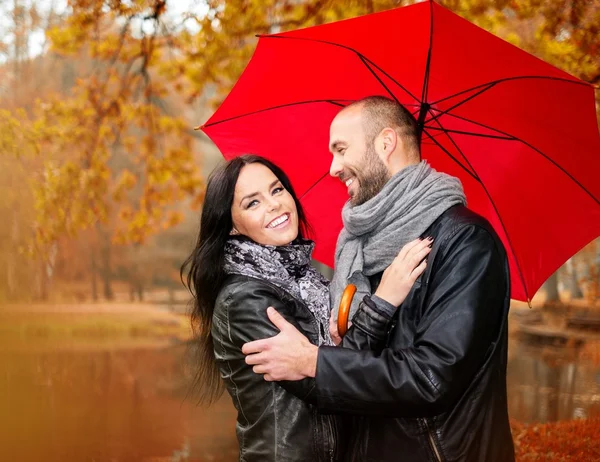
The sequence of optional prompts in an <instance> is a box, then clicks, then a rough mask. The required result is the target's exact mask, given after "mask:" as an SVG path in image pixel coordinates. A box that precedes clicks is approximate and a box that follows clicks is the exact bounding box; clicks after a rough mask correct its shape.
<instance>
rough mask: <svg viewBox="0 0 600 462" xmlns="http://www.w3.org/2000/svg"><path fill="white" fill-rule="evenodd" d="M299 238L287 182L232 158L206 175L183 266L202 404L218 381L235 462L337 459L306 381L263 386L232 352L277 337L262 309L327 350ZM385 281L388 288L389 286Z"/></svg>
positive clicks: (322, 293) (259, 161) (321, 312)
mask: <svg viewBox="0 0 600 462" xmlns="http://www.w3.org/2000/svg"><path fill="white" fill-rule="evenodd" d="M307 232H308V224H307V222H306V218H305V215H304V212H303V210H302V206H301V205H300V202H299V200H298V198H297V197H296V195H295V194H294V191H293V188H292V185H291V184H290V181H289V179H288V178H287V176H286V175H285V174H284V172H283V171H282V170H280V169H279V168H278V167H277V166H275V165H273V164H272V163H271V162H269V161H268V160H266V159H264V158H261V157H258V156H242V157H238V158H236V159H234V160H232V161H230V162H228V163H227V164H225V165H223V166H222V167H220V168H218V169H217V170H216V171H215V172H213V174H212V175H211V176H210V178H209V181H208V185H207V189H206V196H205V201H204V208H203V211H202V217H201V227H200V234H199V237H198V242H197V245H196V248H195V249H194V251H193V252H192V254H191V255H190V257H189V258H188V260H187V261H186V262H185V263H184V267H186V266H188V265H189V266H190V270H189V273H188V277H187V285H188V287H190V290H192V293H193V294H194V309H193V313H192V319H193V324H194V326H195V327H196V329H197V333H199V334H201V335H200V336H199V337H200V339H201V342H202V346H201V350H200V351H201V358H200V365H199V366H200V369H199V374H200V375H199V377H200V378H201V380H202V382H203V390H202V392H203V393H204V394H203V396H202V398H203V399H204V401H209V402H210V401H212V400H214V399H216V398H217V397H218V396H219V395H220V394H221V392H222V389H223V382H224V385H225V388H226V389H227V391H228V392H229V394H230V395H231V398H232V400H233V403H234V405H235V407H236V409H237V411H238V418H237V426H236V432H237V437H238V441H239V447H240V461H246V462H250V461H263V462H264V461H277V462H280V461H315V462H318V461H338V460H342V454H341V445H338V444H337V442H338V440H341V439H342V438H343V437H341V436H340V432H341V430H342V425H341V422H340V420H339V418H338V417H335V416H329V415H320V414H319V413H317V412H316V409H315V407H314V406H313V405H312V403H314V401H315V397H314V396H312V395H311V391H312V388H313V380H314V379H306V380H304V381H299V382H268V381H265V380H264V379H263V377H262V376H261V375H259V374H255V373H254V372H253V370H252V367H251V366H249V365H247V364H246V362H245V357H244V354H243V353H242V351H241V348H242V345H243V344H244V343H246V342H249V341H252V340H256V339H260V338H266V337H271V336H273V335H276V334H277V333H278V331H277V329H276V328H275V326H274V325H273V324H271V322H270V321H269V320H268V318H267V315H266V309H267V307H269V306H273V307H274V308H275V309H277V311H279V313H281V314H282V315H283V316H284V317H285V318H286V319H287V320H288V321H289V322H291V323H292V324H294V325H295V326H296V327H297V328H298V329H299V330H300V331H301V332H302V333H303V334H305V335H306V337H307V338H308V339H310V341H311V342H312V343H313V344H315V345H332V344H333V341H332V337H331V335H330V332H329V318H330V311H331V310H330V308H329V293H328V283H327V280H326V279H325V278H324V277H322V276H321V275H320V274H319V273H318V272H316V271H315V270H314V269H313V268H312V267H311V265H310V262H311V254H312V249H313V247H314V244H313V243H312V242H311V241H309V240H306V239H305V236H306V235H307ZM423 268H424V265H423V264H422V265H419V268H417V269H420V270H421V271H422V269H423ZM412 269H414V266H413V268H412ZM397 272H398V268H396V273H393V274H394V277H395V275H396V274H397ZM394 277H391V279H394ZM387 279H388V282H383V283H382V286H383V285H384V284H387V285H388V288H389V286H390V284H393V283H394V282H395V281H392V280H390V278H387ZM384 280H385V278H384ZM382 286H380V287H382ZM388 301H389V300H388ZM400 301H401V300H400ZM397 302H398V301H397V300H396V301H394V303H396V304H399V303H397ZM222 381H223V382H222Z"/></svg>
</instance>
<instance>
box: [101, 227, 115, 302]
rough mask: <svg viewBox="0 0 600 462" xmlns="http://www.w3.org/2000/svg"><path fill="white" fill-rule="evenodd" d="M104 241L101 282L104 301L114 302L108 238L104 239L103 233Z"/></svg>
mask: <svg viewBox="0 0 600 462" xmlns="http://www.w3.org/2000/svg"><path fill="white" fill-rule="evenodd" d="M102 238H103V240H104V242H103V245H102V250H101V252H102V282H103V284H104V299H105V300H114V298H115V293H114V291H113V289H112V271H111V264H110V251H111V247H110V242H108V238H105V236H104V233H103V234H102Z"/></svg>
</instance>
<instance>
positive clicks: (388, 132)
mask: <svg viewBox="0 0 600 462" xmlns="http://www.w3.org/2000/svg"><path fill="white" fill-rule="evenodd" d="M375 143H376V150H377V154H379V157H380V158H381V161H382V162H383V163H384V164H386V165H388V164H389V163H390V156H391V155H392V153H393V152H394V151H395V150H396V146H397V145H398V134H397V133H396V130H394V129H392V128H384V129H383V130H381V133H379V136H377V139H376V141H375Z"/></svg>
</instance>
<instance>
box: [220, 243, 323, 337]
mask: <svg viewBox="0 0 600 462" xmlns="http://www.w3.org/2000/svg"><path fill="white" fill-rule="evenodd" d="M314 247H315V244H314V243H313V242H312V241H307V240H297V241H294V242H293V243H292V244H290V245H286V246H277V247H276V246H272V245H261V244H257V243H256V242H254V241H252V240H250V239H248V238H245V237H235V238H230V239H229V241H227V243H226V244H225V266H224V269H225V272H226V273H227V274H241V275H244V276H250V277H253V278H256V279H262V280H265V281H268V282H270V283H271V284H274V285H275V286H277V287H279V288H281V289H283V290H285V291H286V292H288V293H289V294H290V295H291V296H292V297H294V298H296V299H297V300H301V301H302V302H304V303H305V304H306V306H307V307H308V309H309V310H310V312H311V313H312V314H313V315H314V316H315V318H316V320H317V323H318V325H319V329H318V330H319V332H318V334H319V345H333V342H332V340H331V336H330V334H329V312H330V310H329V290H328V289H329V287H328V286H329V281H327V279H325V277H323V276H322V275H321V274H320V273H319V272H317V271H316V270H315V269H314V268H313V267H312V266H311V256H312V251H313V249H314ZM266 308H267V307H266V306H265V309H266ZM323 332H324V333H325V335H323Z"/></svg>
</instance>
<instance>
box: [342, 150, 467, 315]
mask: <svg viewBox="0 0 600 462" xmlns="http://www.w3.org/2000/svg"><path fill="white" fill-rule="evenodd" d="M457 204H463V205H465V204H466V199H465V195H464V192H463V188H462V185H461V183H460V181H459V180H458V179H457V178H454V177H452V176H449V175H446V174H444V173H439V172H437V171H435V170H434V169H433V168H431V167H430V166H429V164H427V162H425V161H422V162H421V163H419V164H417V165H411V166H409V167H406V168H404V169H402V170H401V171H400V172H398V173H397V174H396V175H394V176H393V177H392V178H391V179H390V180H389V181H388V182H387V183H386V185H385V186H384V187H383V189H382V190H381V191H380V192H379V193H378V194H377V195H376V196H375V197H373V198H372V199H370V200H368V201H367V202H365V203H364V204H361V205H358V206H356V207H352V206H350V203H346V205H345V206H344V209H343V210H342V219H343V222H344V228H343V229H342V232H341V233H340V236H339V238H338V242H337V247H336V253H335V274H334V277H333V280H332V281H331V286H330V297H331V307H332V310H333V316H334V318H336V319H337V313H338V307H339V303H340V299H341V296H342V292H343V291H344V289H345V288H346V285H347V284H348V283H353V284H355V285H356V287H357V293H356V295H355V296H354V299H353V301H352V306H351V308H350V316H352V315H354V313H355V312H356V310H357V309H358V305H359V303H360V301H361V300H362V299H363V297H364V296H365V295H368V294H370V293H371V284H370V283H369V279H368V277H369V276H373V275H375V274H378V273H380V272H382V271H383V270H385V269H386V268H387V267H388V266H389V265H390V264H391V263H392V261H393V260H394V258H395V257H396V255H398V252H400V249H401V248H402V247H403V246H404V245H405V244H407V243H408V242H410V241H412V240H414V239H416V238H418V237H419V236H421V235H422V234H423V233H424V232H425V231H426V230H427V228H429V226H431V224H432V223H433V222H434V221H435V220H436V219H437V218H438V217H439V216H440V215H441V214H442V213H444V212H445V211H446V210H448V209H449V208H450V207H452V206H453V205H457Z"/></svg>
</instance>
